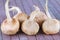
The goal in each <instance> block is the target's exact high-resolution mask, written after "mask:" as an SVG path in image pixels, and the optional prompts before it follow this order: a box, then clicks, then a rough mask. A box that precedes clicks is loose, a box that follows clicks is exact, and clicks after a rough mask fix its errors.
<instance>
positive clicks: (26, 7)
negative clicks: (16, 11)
mask: <svg viewBox="0 0 60 40" xmlns="http://www.w3.org/2000/svg"><path fill="white" fill-rule="evenodd" d="M21 3H22V5H23V7H24V9H25V12H26V13H27V14H28V15H29V14H30V13H31V11H30V8H29V6H28V4H27V2H26V1H25V0H21Z"/></svg>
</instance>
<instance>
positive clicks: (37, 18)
mask: <svg viewBox="0 0 60 40" xmlns="http://www.w3.org/2000/svg"><path fill="white" fill-rule="evenodd" d="M35 14H37V15H36V16H35V18H34V21H36V22H37V23H38V24H39V25H40V26H41V25H42V23H43V22H44V21H45V20H46V19H47V18H48V17H47V16H46V15H45V14H44V13H43V12H42V11H34V12H32V13H31V15H32V16H33V15H35Z"/></svg>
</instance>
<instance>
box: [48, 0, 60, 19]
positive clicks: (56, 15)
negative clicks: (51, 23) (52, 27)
mask: <svg viewBox="0 0 60 40" xmlns="http://www.w3.org/2000/svg"><path fill="white" fill-rule="evenodd" d="M49 5H51V6H50V8H51V10H52V11H53V12H54V13H53V15H55V17H56V18H57V19H59V20H60V16H59V15H60V14H59V12H58V11H57V9H56V8H57V7H56V6H58V5H55V4H54V3H53V2H52V1H50V4H49ZM57 13H58V14H57Z"/></svg>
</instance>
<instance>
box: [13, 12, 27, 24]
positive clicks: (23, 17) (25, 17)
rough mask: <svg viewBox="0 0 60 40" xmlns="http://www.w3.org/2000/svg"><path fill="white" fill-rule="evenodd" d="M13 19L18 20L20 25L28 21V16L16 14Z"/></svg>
mask: <svg viewBox="0 0 60 40" xmlns="http://www.w3.org/2000/svg"><path fill="white" fill-rule="evenodd" d="M14 17H15V19H17V20H19V21H20V22H21V23H22V22H23V21H25V20H27V19H28V15H27V14H25V13H18V14H17V15H15V16H14Z"/></svg>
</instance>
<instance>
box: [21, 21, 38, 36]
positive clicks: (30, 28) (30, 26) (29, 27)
mask: <svg viewBox="0 0 60 40" xmlns="http://www.w3.org/2000/svg"><path fill="white" fill-rule="evenodd" d="M21 29H22V31H23V32H24V33H25V34H27V35H36V34H37V33H38V31H39V25H38V24H37V23H36V22H35V21H31V20H26V21H24V22H23V24H22V27H21Z"/></svg>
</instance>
